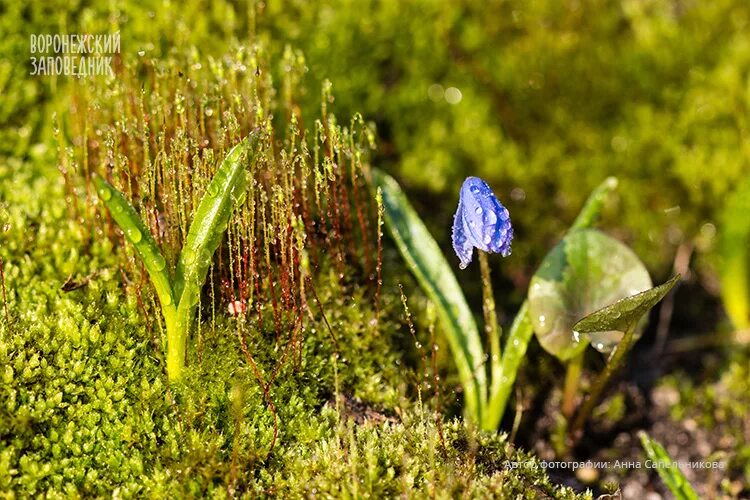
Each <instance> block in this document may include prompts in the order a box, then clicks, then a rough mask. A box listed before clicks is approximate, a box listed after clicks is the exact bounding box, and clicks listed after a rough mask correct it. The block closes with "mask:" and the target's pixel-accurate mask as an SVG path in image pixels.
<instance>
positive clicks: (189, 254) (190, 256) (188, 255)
mask: <svg viewBox="0 0 750 500" xmlns="http://www.w3.org/2000/svg"><path fill="white" fill-rule="evenodd" d="M193 262H195V252H193V251H192V250H191V249H189V248H186V249H185V264H192V263H193Z"/></svg>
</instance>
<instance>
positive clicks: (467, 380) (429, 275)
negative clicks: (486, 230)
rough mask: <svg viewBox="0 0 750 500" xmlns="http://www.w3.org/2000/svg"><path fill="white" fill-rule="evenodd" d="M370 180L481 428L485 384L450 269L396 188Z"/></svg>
mask: <svg viewBox="0 0 750 500" xmlns="http://www.w3.org/2000/svg"><path fill="white" fill-rule="evenodd" d="M372 178H373V182H374V184H375V186H376V187H379V188H380V189H381V192H382V196H383V208H384V212H385V221H386V226H387V227H388V230H389V232H390V234H391V236H392V237H393V240H394V241H395V242H396V245H397V246H398V249H399V251H400V252H401V255H402V257H403V258H404V260H405V261H406V263H407V265H408V266H409V269H410V270H411V271H412V273H413V274H414V276H415V277H416V278H417V281H418V282H419V285H420V286H421V287H422V290H424V292H425V293H426V294H427V296H428V297H429V298H430V300H431V301H432V302H433V303H434V304H435V306H436V309H437V311H438V315H439V317H440V320H441V325H442V327H443V330H444V331H445V333H446V335H447V337H448V343H449V345H450V347H451V350H452V352H453V359H454V360H455V362H456V366H457V368H458V373H459V377H460V379H461V383H462V385H463V388H464V395H465V398H466V408H467V412H468V415H470V416H471V418H473V419H474V421H475V422H481V410H482V407H483V405H484V398H485V397H486V394H487V380H486V374H485V371H484V359H483V358H484V352H483V349H482V343H481V340H480V337H479V332H478V330H477V326H476V323H475V322H474V316H473V315H472V313H471V310H470V309H469V306H468V305H467V304H466V299H465V298H464V295H463V292H462V291H461V288H460V287H459V285H458V281H457V280H456V277H455V275H454V274H453V271H452V270H451V268H450V265H449V264H448V262H447V261H446V260H445V257H444V256H443V253H442V252H441V251H440V248H439V247H438V245H437V243H436V242H435V240H434V239H433V238H432V235H430V233H429V231H428V230H427V228H426V227H425V225H424V223H423V222H422V220H421V219H420V218H419V216H418V215H417V213H416V212H415V211H414V208H412V206H411V204H410V203H409V201H408V200H407V198H406V195H404V193H403V191H402V190H401V188H400V187H399V185H398V183H397V182H396V181H395V180H394V179H393V178H392V177H390V176H388V175H386V174H385V173H383V172H380V171H378V170H375V169H374V170H373V171H372Z"/></svg>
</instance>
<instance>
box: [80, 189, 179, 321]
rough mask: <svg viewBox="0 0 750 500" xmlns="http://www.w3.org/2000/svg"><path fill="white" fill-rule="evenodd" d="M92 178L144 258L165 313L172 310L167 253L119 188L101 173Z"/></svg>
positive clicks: (114, 216)
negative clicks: (163, 253) (161, 249)
mask: <svg viewBox="0 0 750 500" xmlns="http://www.w3.org/2000/svg"><path fill="white" fill-rule="evenodd" d="M93 179H94V185H95V186H96V190H97V193H98V194H99V199H100V200H102V202H103V203H104V205H105V206H106V207H107V209H108V210H109V213H110V214H111V215H112V218H113V219H114V220H115V222H116V223H117V225H118V226H120V229H122V232H123V233H124V234H125V238H127V240H128V241H129V242H130V243H131V244H132V245H133V247H134V248H135V251H136V253H137V254H138V256H139V257H140V258H141V260H142V261H143V264H144V265H145V267H146V271H147V272H148V275H149V277H150V278H151V282H152V283H153V284H154V288H155V289H156V295H157V296H158V297H159V301H160V302H161V306H162V309H163V310H164V311H165V314H166V312H167V310H169V309H172V310H173V309H174V308H175V307H176V305H175V300H174V295H173V290H172V285H171V282H170V279H169V271H168V270H167V262H166V260H164V256H162V254H161V251H160V250H159V247H158V246H157V244H156V241H154V238H153V236H151V233H150V232H149V231H148V229H147V228H146V225H145V224H144V223H143V221H142V220H141V218H140V217H139V216H138V213H137V212H136V211H135V208H133V206H132V205H131V204H130V203H129V202H128V200H127V199H125V196H123V194H122V193H121V192H120V191H118V190H117V189H115V188H114V187H112V186H111V185H110V184H109V183H108V182H107V181H105V180H104V179H102V178H101V177H99V176H98V175H94V177H93Z"/></svg>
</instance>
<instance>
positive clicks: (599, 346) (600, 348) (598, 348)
mask: <svg viewBox="0 0 750 500" xmlns="http://www.w3.org/2000/svg"><path fill="white" fill-rule="evenodd" d="M596 349H597V350H598V351H601V350H602V349H604V344H602V343H601V342H599V343H598V344H596Z"/></svg>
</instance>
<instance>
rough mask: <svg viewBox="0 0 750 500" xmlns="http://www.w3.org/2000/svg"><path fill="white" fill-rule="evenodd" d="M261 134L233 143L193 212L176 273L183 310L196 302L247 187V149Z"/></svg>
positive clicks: (180, 303) (177, 293) (251, 147)
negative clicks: (233, 211) (233, 213)
mask: <svg viewBox="0 0 750 500" xmlns="http://www.w3.org/2000/svg"><path fill="white" fill-rule="evenodd" d="M257 142H258V134H257V133H251V134H250V135H249V136H248V137H247V138H246V139H245V140H243V141H242V142H241V143H239V144H238V145H236V146H235V147H233V148H232V149H231V150H230V151H229V153H228V154H227V156H226V157H225V158H224V161H222V163H221V165H220V166H219V169H218V170H217V171H216V174H215V175H214V178H213V179H211V182H210V183H209V185H208V187H207V188H206V192H205V193H204V195H203V198H202V199H201V202H200V204H199V205H198V208H197V209H196V211H195V213H194V214H193V221H192V223H191V224H190V230H189V231H188V235H187V239H186V241H185V244H184V246H183V248H182V252H180V258H179V261H178V262H177V270H176V273H175V295H176V296H177V298H178V304H179V309H180V310H186V308H191V307H193V306H194V305H195V304H197V302H198V299H199V296H200V290H201V288H202V287H203V282H204V281H205V280H206V273H207V272H208V268H209V266H210V265H211V262H212V260H213V255H214V252H215V251H216V249H217V248H218V246H219V243H221V239H222V237H223V235H224V232H225V231H226V229H227V224H228V223H229V217H230V216H231V215H232V210H233V209H234V207H235V205H236V204H237V201H238V200H239V199H240V198H244V196H245V190H246V188H247V174H246V172H245V166H246V165H247V161H246V160H247V153H248V151H250V150H253V149H254V148H255V145H256V143H257Z"/></svg>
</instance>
